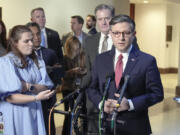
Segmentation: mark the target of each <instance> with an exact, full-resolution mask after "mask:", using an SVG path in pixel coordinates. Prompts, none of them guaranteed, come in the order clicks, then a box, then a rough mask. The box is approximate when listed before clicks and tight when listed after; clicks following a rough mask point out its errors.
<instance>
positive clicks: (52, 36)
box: [31, 7, 63, 64]
mask: <svg viewBox="0 0 180 135" xmlns="http://www.w3.org/2000/svg"><path fill="white" fill-rule="evenodd" d="M31 21H32V22H36V23H37V24H39V26H40V28H41V46H43V47H45V48H50V49H52V50H54V51H55V52H56V55H57V56H58V59H59V62H60V63H61V64H62V61H63V52H62V46H61V40H60V38H59V34H58V33H57V32H56V31H54V30H52V29H49V28H46V27H45V24H46V17H45V12H44V9H43V8H41V7H39V8H35V9H33V10H32V11H31Z"/></svg>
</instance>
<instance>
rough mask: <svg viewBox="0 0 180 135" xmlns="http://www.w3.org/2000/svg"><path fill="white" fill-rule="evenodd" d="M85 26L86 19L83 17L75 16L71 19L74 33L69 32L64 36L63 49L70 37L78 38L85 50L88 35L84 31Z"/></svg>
mask: <svg viewBox="0 0 180 135" xmlns="http://www.w3.org/2000/svg"><path fill="white" fill-rule="evenodd" d="M83 24H84V19H83V18H82V17H81V16H79V15H75V16H72V17H71V30H72V32H69V33H67V34H65V35H63V37H62V44H63V47H64V45H65V43H66V40H67V38H68V37H70V36H76V37H77V38H78V39H79V41H80V42H81V45H82V47H83V48H84V42H85V39H86V37H87V36H88V35H87V34H86V33H85V32H83V31H82V27H83Z"/></svg>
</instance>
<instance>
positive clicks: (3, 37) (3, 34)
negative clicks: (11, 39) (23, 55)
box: [0, 20, 7, 49]
mask: <svg viewBox="0 0 180 135" xmlns="http://www.w3.org/2000/svg"><path fill="white" fill-rule="evenodd" d="M0 25H1V27H2V32H1V33H0V43H1V44H2V46H3V47H4V48H5V49H6V48H7V39H6V26H5V24H4V22H3V21H2V20H0Z"/></svg>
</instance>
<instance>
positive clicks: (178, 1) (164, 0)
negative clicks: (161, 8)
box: [129, 0, 180, 4]
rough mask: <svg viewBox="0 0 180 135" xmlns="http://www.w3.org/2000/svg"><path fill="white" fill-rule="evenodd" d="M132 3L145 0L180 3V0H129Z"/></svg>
mask: <svg viewBox="0 0 180 135" xmlns="http://www.w3.org/2000/svg"><path fill="white" fill-rule="evenodd" d="M129 1H130V3H143V2H144V1H149V3H165V2H173V3H177V4H180V0H129Z"/></svg>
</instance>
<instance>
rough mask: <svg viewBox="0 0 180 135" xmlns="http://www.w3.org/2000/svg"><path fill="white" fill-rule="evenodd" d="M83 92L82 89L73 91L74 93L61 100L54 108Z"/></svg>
mask: <svg viewBox="0 0 180 135" xmlns="http://www.w3.org/2000/svg"><path fill="white" fill-rule="evenodd" d="M81 91H82V90H81V89H77V90H75V91H73V92H72V93H70V94H68V95H67V96H66V97H64V98H63V99H61V100H60V101H59V102H58V103H56V104H54V107H56V106H58V105H60V104H62V103H64V102H65V101H66V100H69V99H70V98H72V97H73V96H75V95H76V94H79V93H80V92H81Z"/></svg>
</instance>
